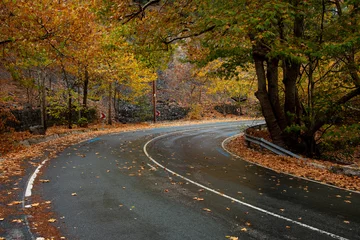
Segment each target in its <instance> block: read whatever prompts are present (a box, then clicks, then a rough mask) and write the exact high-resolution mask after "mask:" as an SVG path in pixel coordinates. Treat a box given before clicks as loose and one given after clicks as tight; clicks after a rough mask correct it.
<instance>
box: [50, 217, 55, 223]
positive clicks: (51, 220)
mask: <svg viewBox="0 0 360 240" xmlns="http://www.w3.org/2000/svg"><path fill="white" fill-rule="evenodd" d="M48 222H49V223H54V222H56V219H55V218H50V219H49V220H48Z"/></svg>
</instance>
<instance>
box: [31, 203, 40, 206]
mask: <svg viewBox="0 0 360 240" xmlns="http://www.w3.org/2000/svg"><path fill="white" fill-rule="evenodd" d="M39 205H40V203H33V204H31V206H32V207H38V206H39Z"/></svg>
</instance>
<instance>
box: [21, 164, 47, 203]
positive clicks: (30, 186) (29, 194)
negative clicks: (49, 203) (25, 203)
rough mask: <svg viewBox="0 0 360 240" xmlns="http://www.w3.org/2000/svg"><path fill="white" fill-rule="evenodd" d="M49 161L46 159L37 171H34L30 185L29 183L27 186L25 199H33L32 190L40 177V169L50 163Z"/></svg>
mask: <svg viewBox="0 0 360 240" xmlns="http://www.w3.org/2000/svg"><path fill="white" fill-rule="evenodd" d="M48 160H49V159H45V160H44V161H43V162H42V163H41V164H40V165H39V166H38V167H37V168H36V170H35V171H34V173H33V174H32V175H31V177H30V179H29V181H28V183H27V186H26V191H25V197H26V198H27V197H31V190H32V188H33V186H34V181H35V179H36V177H37V175H38V173H39V172H40V169H41V168H42V166H44V164H45V163H46V162H47V161H48Z"/></svg>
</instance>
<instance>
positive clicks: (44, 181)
mask: <svg viewBox="0 0 360 240" xmlns="http://www.w3.org/2000/svg"><path fill="white" fill-rule="evenodd" d="M39 182H42V183H48V182H50V180H49V179H40V180H39Z"/></svg>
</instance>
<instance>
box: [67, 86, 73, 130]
mask: <svg viewBox="0 0 360 240" xmlns="http://www.w3.org/2000/svg"><path fill="white" fill-rule="evenodd" d="M71 119H72V94H71V89H68V128H69V129H72V121H71Z"/></svg>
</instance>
